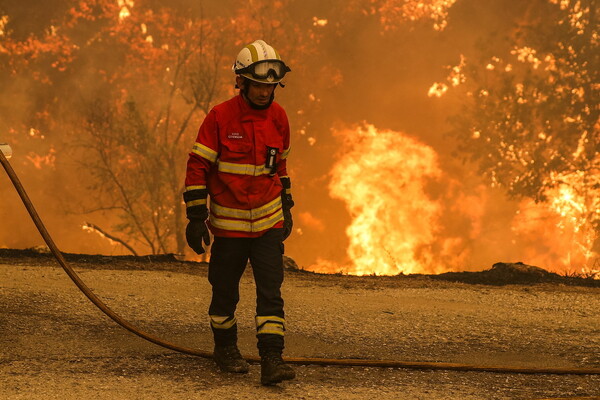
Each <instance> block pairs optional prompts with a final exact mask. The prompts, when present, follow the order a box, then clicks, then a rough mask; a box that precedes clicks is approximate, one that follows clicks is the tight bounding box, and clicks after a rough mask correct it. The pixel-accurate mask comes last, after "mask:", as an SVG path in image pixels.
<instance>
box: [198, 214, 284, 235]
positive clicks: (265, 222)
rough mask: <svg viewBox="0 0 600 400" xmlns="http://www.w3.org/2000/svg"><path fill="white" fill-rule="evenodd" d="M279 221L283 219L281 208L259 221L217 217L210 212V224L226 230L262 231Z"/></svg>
mask: <svg viewBox="0 0 600 400" xmlns="http://www.w3.org/2000/svg"><path fill="white" fill-rule="evenodd" d="M279 221H283V212H282V211H281V209H280V210H279V211H277V212H276V213H275V214H273V215H271V216H269V217H267V218H263V219H259V220H257V221H238V220H231V219H222V218H217V217H216V216H215V215H213V214H212V213H211V214H210V224H211V225H212V226H214V227H215V228H218V229H223V230H226V231H238V232H260V231H264V230H265V229H269V228H272V227H273V226H274V225H275V224H276V223H278V222H279Z"/></svg>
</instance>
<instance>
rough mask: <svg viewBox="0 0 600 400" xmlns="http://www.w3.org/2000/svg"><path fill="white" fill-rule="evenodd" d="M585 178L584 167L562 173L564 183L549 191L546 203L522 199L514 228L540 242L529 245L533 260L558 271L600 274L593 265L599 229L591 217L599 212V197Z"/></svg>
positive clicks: (530, 257)
mask: <svg viewBox="0 0 600 400" xmlns="http://www.w3.org/2000/svg"><path fill="white" fill-rule="evenodd" d="M585 179H586V177H585V175H584V174H583V173H582V172H581V171H578V172H576V173H572V174H569V175H562V176H560V177H557V178H555V181H557V182H561V183H560V184H559V185H558V186H557V187H555V188H554V189H552V190H549V191H547V193H546V196H547V197H548V202H547V203H543V204H535V203H533V201H531V200H527V201H523V202H522V203H521V210H520V211H519V213H518V215H517V218H515V220H514V221H513V230H514V231H515V233H516V234H518V235H520V236H522V237H524V238H527V237H530V238H531V239H532V240H533V238H534V237H535V238H536V239H537V241H538V245H537V246H532V247H531V248H530V249H529V252H530V254H529V256H528V257H529V258H528V259H529V260H530V262H531V263H538V264H540V265H546V266H547V268H548V269H551V270H556V271H563V272H569V271H578V272H580V273H582V274H585V275H597V274H598V270H597V269H596V268H597V266H596V265H594V264H595V263H597V259H598V258H597V257H598V254H597V253H596V252H595V251H594V242H595V240H596V239H597V237H596V236H597V232H596V230H595V229H594V225H593V223H592V221H594V220H597V219H598V214H600V199H599V198H598V197H597V196H595V195H594V194H593V193H589V192H590V191H589V190H584V189H585V188H587V187H589V184H586V183H585V182H584V180H585ZM594 260H596V261H594Z"/></svg>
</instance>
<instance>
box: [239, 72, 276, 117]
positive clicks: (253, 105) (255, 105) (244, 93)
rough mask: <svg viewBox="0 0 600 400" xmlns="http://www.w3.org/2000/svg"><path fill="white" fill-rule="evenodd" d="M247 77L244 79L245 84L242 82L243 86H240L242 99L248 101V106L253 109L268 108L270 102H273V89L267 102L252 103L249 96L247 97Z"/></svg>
mask: <svg viewBox="0 0 600 400" xmlns="http://www.w3.org/2000/svg"><path fill="white" fill-rule="evenodd" d="M247 81H248V80H247V79H246V82H244V83H246V84H244V86H243V88H242V95H243V96H244V100H246V101H247V102H248V104H249V105H250V107H252V108H254V109H255V110H266V109H267V108H269V107H270V106H271V103H273V100H275V90H273V93H271V98H270V99H269V102H268V103H267V104H265V105H263V106H261V105H259V104H256V103H254V102H253V101H252V100H250V97H248V90H249V89H248V85H247Z"/></svg>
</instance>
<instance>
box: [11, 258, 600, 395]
mask: <svg viewBox="0 0 600 400" xmlns="http://www.w3.org/2000/svg"><path fill="white" fill-rule="evenodd" d="M80 261H83V262H82V263H79V264H75V263H74V264H73V265H74V267H75V269H76V270H77V271H78V272H79V273H80V275H81V277H82V278H83V279H84V280H85V282H86V283H87V284H88V285H89V286H90V287H92V288H93V289H94V291H95V293H96V294H98V295H99V296H100V297H101V298H102V299H103V300H104V301H105V302H106V303H107V304H108V305H109V306H111V307H112V308H113V309H114V310H115V311H116V312H118V313H120V314H121V315H122V316H124V317H126V319H128V320H129V321H131V322H133V323H135V324H136V325H138V326H139V327H140V328H142V329H144V330H146V331H148V332H151V333H153V334H155V335H157V336H160V337H163V338H165V339H168V340H170V341H173V342H176V343H179V344H182V345H185V346H188V347H194V348H201V349H204V350H210V349H211V336H210V331H209V329H208V326H207V322H206V319H207V317H206V310H207V307H208V300H209V298H208V293H209V286H208V283H207V281H206V267H205V265H203V264H197V263H176V262H171V263H157V262H148V263H142V262H138V263H119V262H114V260H112V259H110V258H102V257H101V258H100V259H98V258H95V259H94V260H93V261H91V262H85V260H80ZM241 291H242V300H241V302H240V306H239V313H238V320H239V324H240V331H241V338H240V347H241V349H242V353H244V354H253V355H255V354H256V349H255V338H254V332H253V331H254V326H253V324H254V322H253V317H254V287H253V281H252V277H251V275H250V274H246V275H245V276H244V278H243V282H242V284H241ZM284 296H285V299H286V310H287V321H288V328H289V331H288V333H287V348H286V355H287V356H289V357H326V358H384V359H394V360H402V361H432V362H453V363H468V364H477V365H503V366H509V367H510V366H530V367H571V368H590V367H594V368H598V367H600V313H599V310H600V289H598V288H586V287H572V286H564V285H559V284H539V285H527V286H523V285H507V286H489V285H470V284H462V283H449V282H441V281H436V280H433V279H430V278H428V277H394V278H391V277H390V278H377V277H362V278H358V277H348V276H321V275H315V274H308V273H303V272H298V271H287V275H286V281H285V283H284ZM295 369H296V371H297V375H298V378H297V379H296V380H295V381H291V382H289V383H284V384H281V385H279V386H276V387H262V386H260V384H259V367H258V365H253V366H252V368H251V372H250V373H249V374H247V375H242V376H238V375H227V374H222V373H220V372H218V371H217V370H216V368H215V367H214V365H213V363H212V361H211V360H206V359H202V358H198V357H193V356H187V355H183V354H178V353H174V352H172V351H170V350H165V349H163V348H161V347H158V346H156V345H153V344H151V343H148V342H146V341H144V340H142V339H140V338H138V337H137V336H134V335H132V334H131V333H129V332H127V331H125V330H124V329H122V328H121V327H119V326H117V325H116V324H115V323H114V322H112V321H111V320H110V319H108V318H107V317H106V316H104V314H102V313H101V312H100V311H98V310H97V309H96V308H95V307H94V306H93V305H92V304H91V303H90V302H89V301H88V300H87V299H86V298H85V297H84V296H83V295H82V294H81V293H80V292H79V290H78V289H77V288H76V287H75V285H74V284H73V283H72V282H71V281H70V280H69V278H68V277H67V276H66V274H65V273H64V272H63V271H62V269H60V268H59V267H58V266H56V265H55V263H54V262H53V260H52V259H51V258H43V259H37V258H27V257H12V258H10V257H1V256H0V398H2V399H253V398H257V399H258V398H260V399H461V400H462V399H544V398H560V397H563V398H564V397H579V398H590V397H593V396H600V376H598V375H580V376H578V375H547V374H536V375H522V374H511V373H506V374H504V373H487V372H459V371H428V370H410V369H387V368H386V369H378V368H363V367H323V366H295Z"/></svg>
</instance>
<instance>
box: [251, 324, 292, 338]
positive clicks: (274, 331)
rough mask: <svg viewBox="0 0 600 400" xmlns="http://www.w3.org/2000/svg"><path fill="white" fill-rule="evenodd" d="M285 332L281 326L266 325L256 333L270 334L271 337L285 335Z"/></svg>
mask: <svg viewBox="0 0 600 400" xmlns="http://www.w3.org/2000/svg"><path fill="white" fill-rule="evenodd" d="M284 332H285V330H284V329H283V326H281V325H279V324H272V323H266V324H264V325H263V326H262V327H260V329H259V330H257V331H256V333H258V334H265V333H269V334H271V335H281V336H283V335H284Z"/></svg>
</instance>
